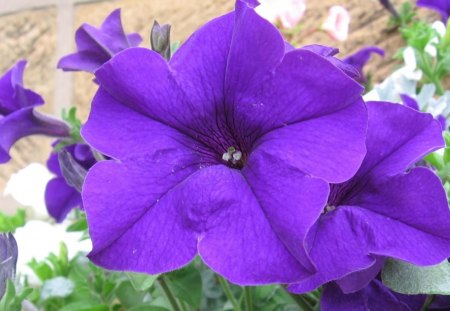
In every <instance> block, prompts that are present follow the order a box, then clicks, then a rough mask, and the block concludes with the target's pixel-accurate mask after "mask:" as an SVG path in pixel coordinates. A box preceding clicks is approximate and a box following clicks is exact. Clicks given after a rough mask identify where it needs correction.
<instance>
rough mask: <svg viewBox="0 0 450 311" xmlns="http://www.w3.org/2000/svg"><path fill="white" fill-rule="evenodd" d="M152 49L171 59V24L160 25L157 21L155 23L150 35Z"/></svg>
mask: <svg viewBox="0 0 450 311" xmlns="http://www.w3.org/2000/svg"><path fill="white" fill-rule="evenodd" d="M150 42H151V44H152V50H153V51H155V52H157V53H158V54H160V55H161V56H162V57H164V58H165V59H166V60H169V59H170V25H168V24H165V25H162V26H160V25H159V24H158V22H157V21H155V22H154V23H153V27H152V32H151V35H150Z"/></svg>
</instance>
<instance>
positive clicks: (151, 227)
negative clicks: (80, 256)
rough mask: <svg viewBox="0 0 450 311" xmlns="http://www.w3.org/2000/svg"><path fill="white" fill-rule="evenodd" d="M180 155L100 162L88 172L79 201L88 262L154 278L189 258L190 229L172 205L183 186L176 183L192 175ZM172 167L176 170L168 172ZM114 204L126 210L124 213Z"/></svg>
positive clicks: (191, 255)
mask: <svg viewBox="0 0 450 311" xmlns="http://www.w3.org/2000/svg"><path fill="white" fill-rule="evenodd" d="M183 156H184V154H183V152H181V151H180V150H178V151H177V150H173V151H171V152H170V151H166V152H165V153H162V154H161V153H160V155H158V154H155V155H153V156H148V157H146V158H139V159H134V161H129V162H127V163H116V162H113V161H103V162H99V163H97V164H96V165H94V167H93V168H92V169H91V170H90V171H89V172H88V175H87V178H86V181H85V184H84V191H83V203H84V206H85V210H86V213H87V216H88V217H87V219H88V223H89V228H90V234H91V238H92V242H93V250H92V252H91V253H90V254H89V258H90V259H91V260H92V261H93V262H94V263H96V264H98V265H100V266H102V267H105V268H107V269H113V270H117V269H119V270H126V271H135V272H145V273H149V274H156V273H161V272H167V271H171V270H174V269H178V268H180V267H181V266H183V265H185V264H187V263H188V262H189V261H191V260H192V259H193V258H194V256H195V254H196V246H197V238H196V236H197V234H196V232H195V231H194V229H195V228H191V227H190V223H189V222H187V223H185V221H188V220H185V219H184V218H183V217H182V215H183V214H184V213H186V211H184V210H183V209H181V206H180V205H179V204H174V202H178V200H177V199H178V198H179V197H180V196H181V194H180V192H181V191H182V190H183V188H184V185H188V184H186V183H182V182H183V181H184V180H188V179H189V178H190V176H191V175H192V174H193V172H195V171H196V169H195V168H193V166H189V165H187V164H186V165H187V166H186V167H184V165H185V162H183V160H186V159H185V157H183ZM161 160H163V161H161ZM158 162H161V164H158ZM176 163H178V164H177V165H178V167H179V169H178V170H177V171H174V172H173V173H171V170H172V168H173V165H174V164H176ZM186 199H188V198H187V197H186ZM118 206H122V207H126V213H124V210H123V209H122V208H117V207H118ZM125 254H126V255H125Z"/></svg>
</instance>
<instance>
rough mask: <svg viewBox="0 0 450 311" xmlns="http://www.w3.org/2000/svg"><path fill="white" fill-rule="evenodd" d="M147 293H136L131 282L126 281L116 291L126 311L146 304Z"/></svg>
mask: <svg viewBox="0 0 450 311" xmlns="http://www.w3.org/2000/svg"><path fill="white" fill-rule="evenodd" d="M147 295H148V293H146V292H139V291H136V290H135V289H134V287H133V285H131V282H130V281H125V282H123V283H121V284H120V285H119V287H118V288H117V289H116V296H117V298H118V299H119V301H120V302H121V303H122V305H123V306H124V307H125V309H127V310H128V309H129V308H132V307H135V306H138V305H142V304H143V303H144V298H145V297H146V296H147Z"/></svg>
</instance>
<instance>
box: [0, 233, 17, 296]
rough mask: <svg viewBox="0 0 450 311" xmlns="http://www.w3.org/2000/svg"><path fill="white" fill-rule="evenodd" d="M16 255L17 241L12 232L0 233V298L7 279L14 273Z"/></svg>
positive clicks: (3, 292)
mask: <svg viewBox="0 0 450 311" xmlns="http://www.w3.org/2000/svg"><path fill="white" fill-rule="evenodd" d="M17 256H18V253H17V243H16V240H15V239H14V236H13V235H12V233H0V300H1V299H2V297H3V295H4V294H5V290H6V284H7V281H8V279H12V278H13V277H14V275H15V274H16V265H17Z"/></svg>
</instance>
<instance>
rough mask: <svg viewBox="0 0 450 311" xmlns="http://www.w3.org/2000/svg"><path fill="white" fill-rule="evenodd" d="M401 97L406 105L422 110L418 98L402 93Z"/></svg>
mask: <svg viewBox="0 0 450 311" xmlns="http://www.w3.org/2000/svg"><path fill="white" fill-rule="evenodd" d="M400 98H401V99H402V102H403V105H405V106H406V107H409V108H412V109H414V110H417V111H420V107H419V103H417V100H415V99H414V98H412V97H411V96H408V95H406V94H400Z"/></svg>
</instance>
